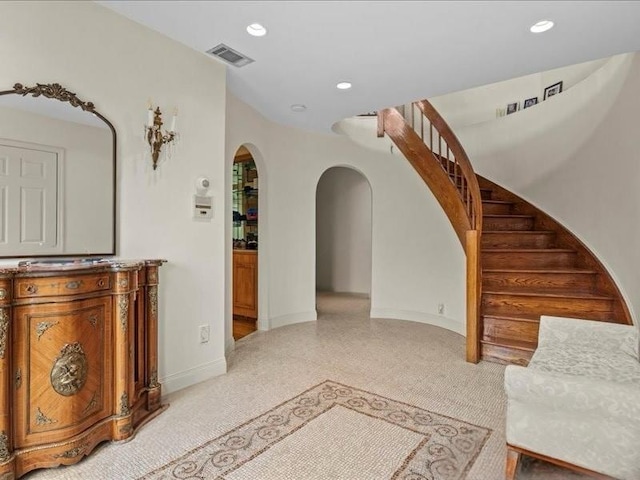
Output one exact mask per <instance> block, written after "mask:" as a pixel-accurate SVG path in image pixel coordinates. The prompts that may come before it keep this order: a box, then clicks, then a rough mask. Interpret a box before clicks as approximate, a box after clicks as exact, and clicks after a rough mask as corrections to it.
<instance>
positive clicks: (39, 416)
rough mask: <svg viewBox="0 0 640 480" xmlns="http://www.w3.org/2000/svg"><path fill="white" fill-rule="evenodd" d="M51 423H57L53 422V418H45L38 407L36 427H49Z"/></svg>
mask: <svg viewBox="0 0 640 480" xmlns="http://www.w3.org/2000/svg"><path fill="white" fill-rule="evenodd" d="M52 423H58V421H57V420H54V419H53V418H49V417H47V416H46V415H45V414H44V413H42V410H40V407H38V411H37V412H36V425H50V424H52Z"/></svg>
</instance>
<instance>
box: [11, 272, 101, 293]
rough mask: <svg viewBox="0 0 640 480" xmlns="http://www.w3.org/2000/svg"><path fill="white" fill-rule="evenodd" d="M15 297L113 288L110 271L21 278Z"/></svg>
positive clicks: (17, 284) (16, 282)
mask: <svg viewBox="0 0 640 480" xmlns="http://www.w3.org/2000/svg"><path fill="white" fill-rule="evenodd" d="M14 287H15V294H14V296H15V298H36V297H48V296H57V295H63V296H64V295H78V294H81V293H91V292H101V291H104V290H109V289H110V288H111V278H110V276H109V274H108V273H103V274H94V275H69V276H68V277H40V278H19V279H16V280H15V285H14Z"/></svg>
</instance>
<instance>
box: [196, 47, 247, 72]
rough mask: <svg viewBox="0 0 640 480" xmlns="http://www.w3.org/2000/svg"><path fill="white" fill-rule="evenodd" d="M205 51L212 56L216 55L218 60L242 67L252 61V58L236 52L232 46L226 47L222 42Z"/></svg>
mask: <svg viewBox="0 0 640 480" xmlns="http://www.w3.org/2000/svg"><path fill="white" fill-rule="evenodd" d="M207 53H208V54H210V55H213V56H214V57H218V58H219V59H220V60H223V61H224V62H226V63H228V64H229V65H233V66H234V67H244V66H245V65H247V64H249V63H251V62H253V59H251V58H249V57H247V56H246V55H243V54H241V53H240V52H237V51H236V50H234V49H233V48H230V47H227V46H226V45H225V44H224V43H221V44H220V45H216V46H215V47H213V48H211V49H209V50H207Z"/></svg>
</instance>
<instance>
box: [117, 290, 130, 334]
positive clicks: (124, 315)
mask: <svg viewBox="0 0 640 480" xmlns="http://www.w3.org/2000/svg"><path fill="white" fill-rule="evenodd" d="M118 306H119V307H120V325H121V326H122V331H123V332H126V331H127V323H128V320H129V296H128V295H120V299H119V300H118Z"/></svg>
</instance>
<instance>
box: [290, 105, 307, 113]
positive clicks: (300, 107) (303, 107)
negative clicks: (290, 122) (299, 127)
mask: <svg viewBox="0 0 640 480" xmlns="http://www.w3.org/2000/svg"><path fill="white" fill-rule="evenodd" d="M306 109H307V106H306V105H302V104H301V103H296V104H294V105H291V110H293V111H294V112H304V111H305V110H306Z"/></svg>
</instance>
